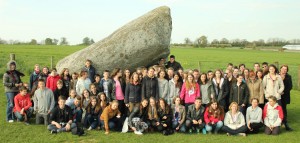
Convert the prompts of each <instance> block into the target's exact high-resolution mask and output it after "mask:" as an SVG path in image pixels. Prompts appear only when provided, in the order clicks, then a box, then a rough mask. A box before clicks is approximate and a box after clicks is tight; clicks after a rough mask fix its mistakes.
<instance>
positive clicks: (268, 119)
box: [263, 96, 284, 135]
mask: <svg viewBox="0 0 300 143" xmlns="http://www.w3.org/2000/svg"><path fill="white" fill-rule="evenodd" d="M276 101H277V99H276V97H275V96H270V97H269V102H268V103H267V104H266V105H265V107H264V111H263V119H264V123H265V125H266V127H265V133H266V134H267V135H271V134H272V135H279V132H280V125H281V122H282V120H283V116H284V115H283V111H282V107H281V106H280V105H278V103H276Z"/></svg>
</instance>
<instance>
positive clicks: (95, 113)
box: [84, 96, 101, 130]
mask: <svg viewBox="0 0 300 143" xmlns="http://www.w3.org/2000/svg"><path fill="white" fill-rule="evenodd" d="M100 110H101V106H100V104H99V102H98V99H97V97H96V96H92V97H91V99H90V102H89V104H88V106H87V107H86V114H85V119H84V126H85V127H86V128H88V130H93V129H96V128H97V126H98V124H99V114H100Z"/></svg>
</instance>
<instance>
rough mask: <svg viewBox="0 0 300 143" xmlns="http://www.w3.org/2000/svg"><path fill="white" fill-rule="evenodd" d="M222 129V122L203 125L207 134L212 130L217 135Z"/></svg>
mask: <svg viewBox="0 0 300 143" xmlns="http://www.w3.org/2000/svg"><path fill="white" fill-rule="evenodd" d="M222 127H223V122H222V121H218V122H217V123H216V124H214V125H208V124H206V125H205V129H206V131H208V132H211V131H212V130H214V133H218V131H219V130H220V129H221V128H222Z"/></svg>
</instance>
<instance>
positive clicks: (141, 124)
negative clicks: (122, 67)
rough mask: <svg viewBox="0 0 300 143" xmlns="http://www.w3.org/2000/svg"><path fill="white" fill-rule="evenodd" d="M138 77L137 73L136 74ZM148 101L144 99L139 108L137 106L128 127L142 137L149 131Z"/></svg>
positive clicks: (130, 116)
mask: <svg viewBox="0 0 300 143" xmlns="http://www.w3.org/2000/svg"><path fill="white" fill-rule="evenodd" d="M136 75H137V73H136ZM147 114H148V100H147V99H144V100H143V101H142V102H141V104H140V105H139V106H135V107H134V108H133V110H132V112H131V113H130V115H129V117H128V125H129V127H130V128H131V129H132V130H133V131H134V133H135V134H137V135H142V134H143V133H142V132H143V131H144V130H146V129H148V125H147V124H146V123H145V122H146V121H147V117H148V115H147Z"/></svg>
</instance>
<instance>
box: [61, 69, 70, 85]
mask: <svg viewBox="0 0 300 143" xmlns="http://www.w3.org/2000/svg"><path fill="white" fill-rule="evenodd" d="M59 76H60V79H61V80H62V81H63V84H64V87H65V88H66V89H68V90H70V81H71V76H70V74H69V69H68V68H64V69H63V70H62V71H61V73H60V75H59Z"/></svg>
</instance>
